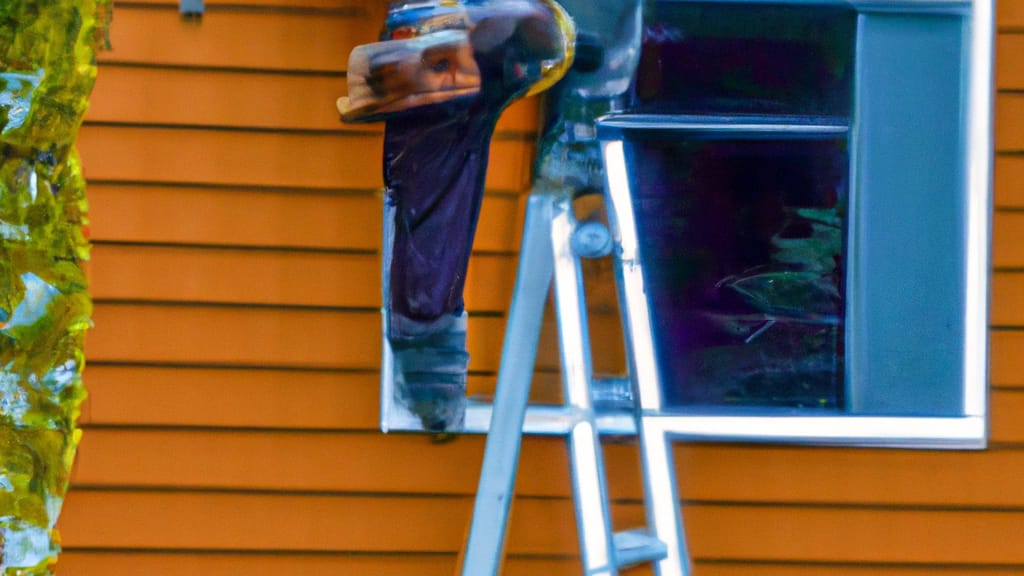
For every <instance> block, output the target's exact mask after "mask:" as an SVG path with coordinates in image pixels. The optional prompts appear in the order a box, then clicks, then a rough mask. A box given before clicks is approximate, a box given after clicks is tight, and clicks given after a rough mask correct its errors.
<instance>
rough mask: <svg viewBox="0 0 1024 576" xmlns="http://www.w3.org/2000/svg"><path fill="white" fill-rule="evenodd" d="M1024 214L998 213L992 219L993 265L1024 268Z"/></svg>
mask: <svg viewBox="0 0 1024 576" xmlns="http://www.w3.org/2000/svg"><path fill="white" fill-rule="evenodd" d="M1022 248H1024V212H996V213H995V215H994V216H993V218H992V265H993V266H996V267H1007V268H1024V249H1022Z"/></svg>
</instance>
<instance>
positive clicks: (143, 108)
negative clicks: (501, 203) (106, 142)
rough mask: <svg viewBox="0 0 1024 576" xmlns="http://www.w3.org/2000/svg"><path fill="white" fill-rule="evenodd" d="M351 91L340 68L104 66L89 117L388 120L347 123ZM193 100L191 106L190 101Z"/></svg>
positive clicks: (514, 122)
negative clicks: (344, 109)
mask: <svg viewBox="0 0 1024 576" xmlns="http://www.w3.org/2000/svg"><path fill="white" fill-rule="evenodd" d="M346 91H347V88H346V82H345V79H344V78H340V77H338V76H336V75H294V74H275V73H272V72H243V71H211V70H208V69H164V68H156V67H149V68H147V67H141V66H119V65H116V64H106V65H103V66H101V67H100V71H99V75H98V77H97V79H96V87H95V88H94V89H93V93H92V98H91V102H92V104H91V105H90V107H89V113H88V115H87V116H86V121H87V122H116V123H135V124H149V125H151V124H159V125H165V124H169V125H185V126H211V127H225V126H228V127H250V128H267V129H272V128H276V129H284V130H340V129H347V130H353V129H355V130H365V131H368V132H380V131H381V130H383V126H384V124H383V123H370V124H343V123H342V122H341V121H340V120H339V117H338V109H337V108H336V107H335V101H336V100H337V99H338V97H339V96H343V95H344V94H345V93H346ZM183 102H187V103H188V105H187V106H183V105H182V103H183ZM537 107H538V99H537V98H528V99H525V100H520V101H517V102H516V103H514V104H513V105H512V106H510V107H509V109H508V110H506V111H505V112H504V113H503V114H502V116H501V119H500V120H499V121H498V126H497V131H498V132H502V131H514V132H520V133H523V132H530V131H533V130H534V129H535V127H536V124H537Z"/></svg>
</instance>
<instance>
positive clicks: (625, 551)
mask: <svg viewBox="0 0 1024 576" xmlns="http://www.w3.org/2000/svg"><path fill="white" fill-rule="evenodd" d="M613 540H614V542H615V564H616V566H618V567H619V568H627V567H629V566H633V565H636V564H642V563H644V562H651V561H654V560H661V559H662V558H664V557H665V556H667V555H668V546H666V545H665V543H664V542H662V541H661V540H658V539H657V538H655V537H654V536H651V535H650V534H649V533H648V532H647V530H646V529H644V528H638V529H635V530H626V531H623V532H616V533H615V535H614V536H613Z"/></svg>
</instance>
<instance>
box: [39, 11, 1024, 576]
mask: <svg viewBox="0 0 1024 576" xmlns="http://www.w3.org/2000/svg"><path fill="white" fill-rule="evenodd" d="M207 7H208V10H207V13H206V15H205V16H204V17H203V19H202V20H201V21H200V22H183V21H182V20H181V19H180V18H179V16H178V14H177V3H176V2H174V1H172V0H132V1H125V2H120V3H118V5H117V6H116V10H115V18H114V24H113V29H112V38H111V40H112V43H113V49H112V50H111V51H109V52H106V53H104V54H102V55H101V61H102V62H101V67H100V75H99V80H98V82H97V85H96V90H95V92H94V96H93V103H92V107H91V109H90V112H89V116H88V120H87V122H86V125H85V126H84V127H83V128H82V131H81V136H80V150H81V154H82V158H83V162H84V165H85V172H86V175H87V177H88V178H89V180H90V182H91V186H90V192H89V194H90V198H91V220H92V223H91V231H92V238H93V241H94V243H95V245H94V248H93V258H92V262H91V264H90V268H91V271H90V272H91V279H92V291H93V294H94V296H95V299H96V309H95V324H96V327H95V329H94V330H92V331H91V332H90V335H89V338H88V343H87V348H88V359H89V365H88V368H87V370H86V372H85V378H86V384H87V386H88V387H89V390H90V399H89V401H88V403H87V404H86V406H85V407H84V409H83V414H82V425H83V428H84V429H85V434H84V439H83V441H82V445H81V449H80V452H79V455H78V460H77V463H76V467H75V472H74V477H73V485H72V489H71V492H70V495H69V497H68V499H67V502H66V504H65V507H64V512H63V515H62V517H61V521H60V530H61V533H62V535H63V541H64V549H65V552H64V554H63V556H62V560H61V562H60V564H59V565H58V573H60V574H65V575H73V576H90V575H97V576H98V575H101V574H102V575H108V574H117V575H119V576H143V575H144V576H163V575H181V574H203V575H205V576H226V575H236V574H237V575H240V574H245V575H247V576H264V575H266V576H269V575H271V574H274V575H276V574H280V573H295V574H303V575H306V576H319V575H325V576H326V575H328V574H330V575H338V574H369V575H375V576H390V575H410V574H415V575H417V576H434V575H442V574H445V575H447V574H451V573H452V571H453V569H454V566H455V563H456V558H457V554H458V551H459V549H460V547H461V543H462V541H463V538H464V535H465V533H466V531H467V529H468V528H467V527H468V522H469V519H470V514H471V508H472V495H473V492H474V490H475V488H476V475H477V473H478V470H479V466H480V462H481V457H482V450H483V438H481V437H458V438H456V439H454V440H450V441H446V442H437V441H435V440H434V439H433V438H431V437H429V436H426V435H407V434H392V435H382V434H381V433H379V432H378V429H377V405H378V393H377V369H378V367H379V353H380V321H379V315H378V311H377V309H378V307H379V301H380V297H379V291H380V287H379V280H378V275H379V274H378V270H379V259H378V255H377V251H378V245H379V238H380V235H381V232H380V215H379V205H380V193H379V187H380V172H381V168H380V148H381V140H382V138H381V127H380V126H379V125H368V126H358V127H353V126H344V125H341V124H340V123H339V122H338V120H337V115H336V112H335V110H334V105H333V102H334V99H335V98H336V97H337V96H339V95H341V94H343V93H344V90H345V88H344V86H345V80H344V68H345V65H346V61H347V54H348V52H349V50H350V49H351V47H352V46H354V45H356V44H359V43H364V42H368V41H372V40H373V39H374V37H375V36H376V33H377V29H378V26H379V22H380V21H381V18H382V14H383V7H384V2H383V1H371V0H210V1H208V2H207ZM997 69H998V72H997V83H998V88H999V94H998V98H997V103H996V106H997V133H996V145H997V149H998V154H997V158H996V201H995V212H994V223H995V232H994V266H995V272H994V275H993V311H992V331H991V337H992V360H991V381H992V386H991V389H992V393H991V399H992V409H991V412H992V417H991V429H992V434H991V436H992V440H991V446H990V448H989V449H988V450H986V451H983V452H927V451H895V450H865V449H857V450H854V449H838V448H803V447H769V446H744V445H680V446H678V447H677V448H676V462H677V466H678V478H679V484H680V494H681V497H682V498H683V511H684V517H685V523H686V529H687V531H688V538H689V545H690V548H691V551H692V554H693V557H694V566H695V574H696V575H697V576H753V575H758V576H776V575H786V576H808V575H812V574H814V575H818V574H821V575H825V574H829V575H832V574H836V575H841V576H845V575H849V576H860V575H865V576H866V575H868V574H871V575H885V574H891V575H893V576H897V575H898V576H917V575H919V574H927V573H933V572H936V571H938V570H940V569H941V570H942V572H941V573H942V574H946V575H950V576H954V575H955V576H961V575H967V574H978V573H984V574H989V575H995V574H1017V573H1021V572H1022V571H1024V530H1022V528H1021V527H1022V526H1024V489H1022V488H1021V478H1024V419H1021V418H1020V417H1019V414H1021V413H1022V412H1024V186H1022V184H1021V182H1024V2H1022V1H1021V0H1004V1H1003V2H1001V3H1000V6H999V38H998V63H997ZM535 114H536V103H535V102H532V101H531V102H525V103H520V104H517V105H515V106H514V107H513V108H512V109H511V110H510V111H509V112H508V113H507V114H506V116H505V117H504V118H503V119H502V121H501V124H500V125H499V128H498V134H497V137H496V138H495V141H494V143H493V148H492V155H493V158H492V163H491V169H490V172H489V174H488V182H487V184H488V192H487V195H486V199H485V202H484V209H483V215H482V221H481V225H480V236H479V238H478V242H477V245H476V255H475V258H474V262H473V265H472V269H471V273H470V274H471V275H470V281H469V286H468V296H467V299H468V304H469V307H470V308H471V309H472V310H473V312H474V313H475V317H474V318H473V320H471V327H470V330H471V336H470V340H471V342H470V347H471V352H472V357H473V360H472V366H471V367H472V370H473V374H474V375H473V377H472V382H471V386H472V388H473V390H474V391H475V392H486V391H487V389H488V386H489V383H490V382H491V381H493V376H494V372H495V370H496V368H497V363H498V356H499V350H500V345H501V337H502V327H503V323H504V319H503V314H504V310H505V308H506V306H507V302H508V299H509V295H510V287H511V281H512V278H513V275H514V265H515V251H516V248H517V243H518V233H519V227H520V225H521V217H522V194H523V193H524V191H525V190H526V188H527V186H528V181H529V163H530V158H531V156H532V154H533V152H534V146H533V144H532V140H533V133H534V130H535V120H534V118H535ZM598 272H599V275H600V273H601V271H600V270H598ZM605 272H606V271H605ZM605 276H606V274H605ZM599 299H600V297H599ZM612 320H613V317H612V316H609V315H608V314H598V315H597V317H596V318H595V321H594V323H595V325H596V327H595V332H596V333H598V334H600V333H605V334H610V333H613V332H614V327H613V326H612V325H613V321H612ZM549 328H550V327H549ZM545 338H546V339H547V340H546V342H547V343H548V344H546V345H544V346H542V351H541V359H540V367H539V372H538V374H539V376H540V382H541V384H540V386H539V387H540V388H541V391H540V394H542V395H543V394H550V391H551V390H553V389H555V388H557V382H556V380H557V378H556V376H557V356H556V353H555V352H556V350H555V347H554V345H553V341H552V340H551V330H550V329H548V331H547V333H546V336H545ZM598 346H600V347H601V348H600V350H599V351H598V353H596V354H595V357H596V358H597V359H598V367H599V368H606V369H614V368H616V367H618V366H621V365H622V352H621V345H620V344H619V342H618V338H617V337H610V338H600V339H599V342H598ZM606 454H607V455H606V463H607V466H608V468H609V472H610V485H611V492H612V496H613V498H614V510H613V512H614V516H615V521H616V524H617V525H618V526H621V527H629V526H635V525H639V524H640V523H641V521H642V514H643V511H642V502H641V490H640V487H639V486H640V481H639V480H640V479H639V461H638V457H637V452H636V449H635V447H634V446H632V445H629V444H610V445H608V446H607V448H606ZM518 494H519V497H518V499H517V501H516V503H515V508H514V512H513V517H512V526H511V530H510V532H511V534H510V539H509V543H508V558H509V559H508V562H507V565H506V570H505V574H506V575H508V576H516V575H526V574H578V573H579V565H578V562H577V561H576V559H575V555H576V546H577V544H576V534H575V527H574V519H573V512H572V501H571V496H570V493H569V486H568V464H567V457H566V450H565V448H564V445H563V442H562V441H561V440H560V439H554V438H529V439H527V440H526V442H525V446H524V449H523V456H522V460H521V471H520V475H519V481H518ZM644 573H645V572H644V571H643V570H635V571H633V572H630V573H629V574H630V575H638V574H644Z"/></svg>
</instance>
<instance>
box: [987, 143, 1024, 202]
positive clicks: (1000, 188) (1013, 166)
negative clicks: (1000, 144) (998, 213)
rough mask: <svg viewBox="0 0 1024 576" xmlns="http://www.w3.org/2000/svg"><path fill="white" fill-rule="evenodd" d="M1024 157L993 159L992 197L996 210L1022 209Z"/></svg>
mask: <svg viewBox="0 0 1024 576" xmlns="http://www.w3.org/2000/svg"><path fill="white" fill-rule="evenodd" d="M1021 182H1024V155H999V156H996V158H995V169H994V195H995V205H996V207H997V208H1022V207H1024V186H1021Z"/></svg>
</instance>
